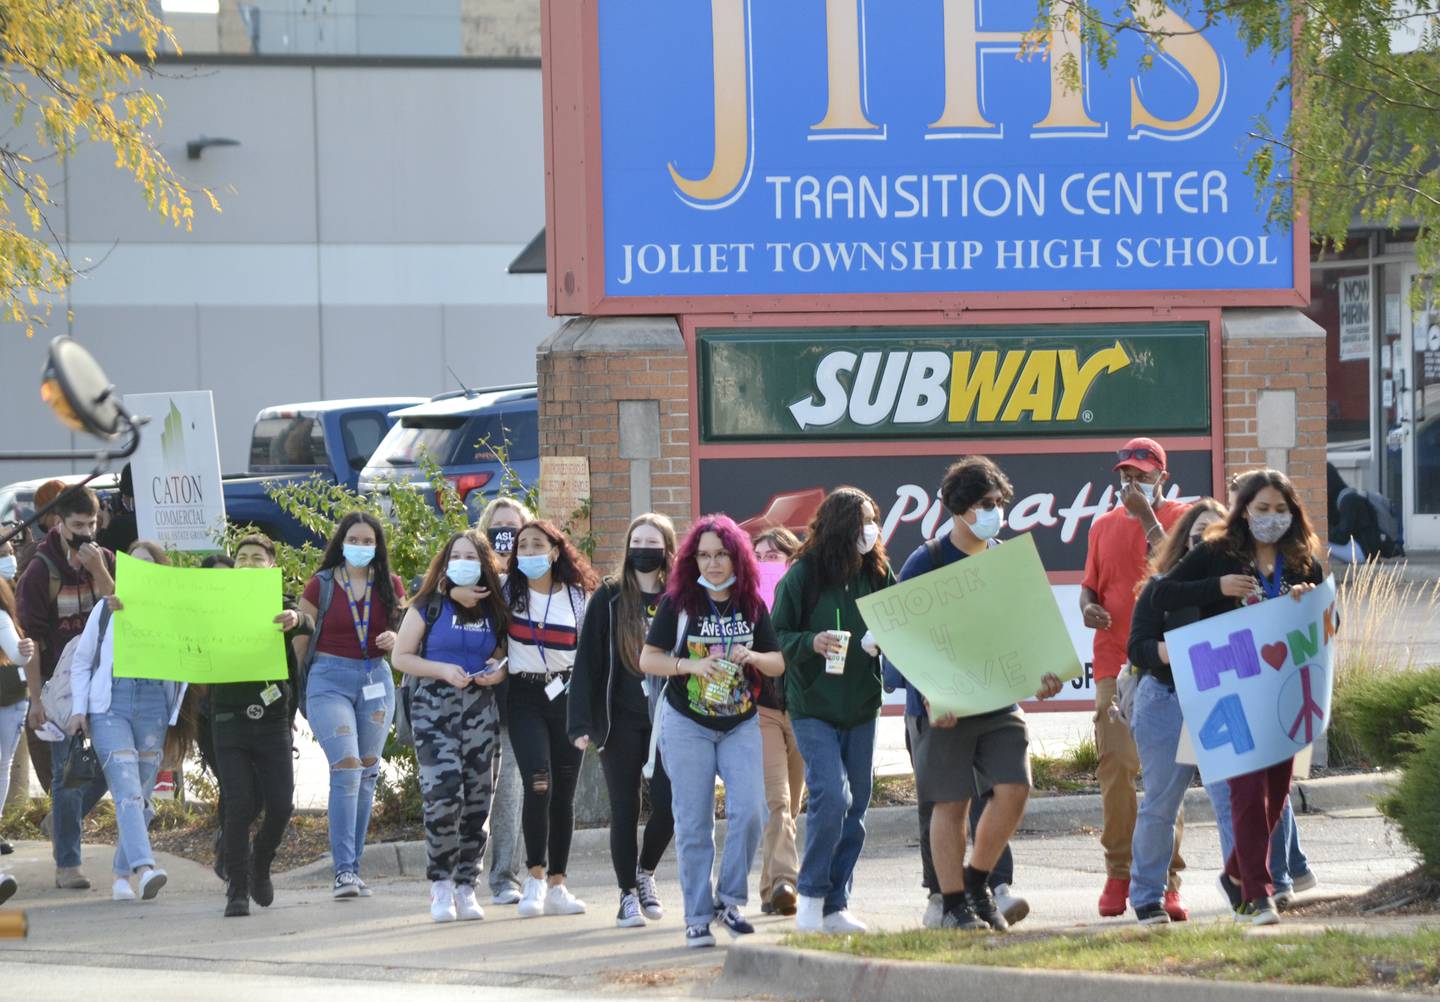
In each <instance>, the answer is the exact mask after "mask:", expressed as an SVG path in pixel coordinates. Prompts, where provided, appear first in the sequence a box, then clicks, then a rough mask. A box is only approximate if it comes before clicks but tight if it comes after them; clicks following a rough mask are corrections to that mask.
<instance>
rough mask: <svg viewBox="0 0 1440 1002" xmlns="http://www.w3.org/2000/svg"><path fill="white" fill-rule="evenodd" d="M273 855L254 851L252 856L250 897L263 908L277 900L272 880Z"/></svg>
mask: <svg viewBox="0 0 1440 1002" xmlns="http://www.w3.org/2000/svg"><path fill="white" fill-rule="evenodd" d="M271 862H272V857H271V856H269V855H263V856H262V855H261V854H260V853H258V852H257V853H254V854H253V855H251V857H250V897H252V898H254V899H255V903H256V904H257V905H259V906H260V907H261V908H269V907H270V903H271V902H272V901H274V900H275V885H274V884H273V883H271V882H270V863H271Z"/></svg>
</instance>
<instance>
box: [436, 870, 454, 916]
mask: <svg viewBox="0 0 1440 1002" xmlns="http://www.w3.org/2000/svg"><path fill="white" fill-rule="evenodd" d="M430 921H432V922H454V921H455V885H454V884H452V883H451V882H450V881H448V880H433V881H431V882H430Z"/></svg>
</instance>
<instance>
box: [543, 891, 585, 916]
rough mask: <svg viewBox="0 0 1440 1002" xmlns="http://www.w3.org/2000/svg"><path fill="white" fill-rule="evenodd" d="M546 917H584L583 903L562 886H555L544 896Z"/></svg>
mask: <svg viewBox="0 0 1440 1002" xmlns="http://www.w3.org/2000/svg"><path fill="white" fill-rule="evenodd" d="M545 914H546V915H584V914H585V902H583V901H581V900H580V899H579V898H577V897H576V896H575V895H573V894H571V893H570V889H569V888H568V887H566V886H565V885H564V884H556V885H555V886H554V887H552V888H550V890H549V891H548V892H547V893H546V895H545Z"/></svg>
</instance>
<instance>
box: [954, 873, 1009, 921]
mask: <svg viewBox="0 0 1440 1002" xmlns="http://www.w3.org/2000/svg"><path fill="white" fill-rule="evenodd" d="M965 903H966V904H968V905H969V906H970V911H971V912H973V913H974V914H975V917H976V918H978V919H979V920H980V921H981V922H984V923H985V924H986V925H988V926H989V927H990V928H991V929H994V930H995V931H996V932H1009V931H1010V923H1009V922H1006V921H1005V916H1004V915H1001V914H1000V906H999V905H997V904H996V903H995V895H994V893H992V892H991V890H990V888H988V887H986V886H985V885H983V884H982V885H980V886H979V887H977V888H975V889H974V890H971V889H970V888H968V887H967V888H966V889H965Z"/></svg>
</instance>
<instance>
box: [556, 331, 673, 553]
mask: <svg viewBox="0 0 1440 1002" xmlns="http://www.w3.org/2000/svg"><path fill="white" fill-rule="evenodd" d="M535 368H536V373H537V377H538V381H539V396H540V453H541V455H545V456H586V457H588V458H589V460H590V489H591V503H592V513H591V529H592V531H593V532H594V533H595V536H596V538H597V540H598V546H597V548H596V552H595V566H596V569H597V570H600V571H602V572H607V571H609V570H610V569H612V568H613V567H614V566H615V564H616V562H617V561H618V559H619V557H620V555H621V551H622V550H623V548H624V545H625V539H624V535H625V529H626V527H627V526H628V525H629V524H630V519H632V518H633V517H634V516H635V515H638V514H640V513H641V512H644V511H657V512H661V513H662V514H665V515H669V516H670V517H671V518H673V519H674V520H675V525H676V528H677V529H679V530H680V531H682V532H683V531H684V528H685V526H686V525H687V524H688V523H689V521H690V360H689V355H688V354H687V353H686V350H685V340H684V338H683V336H682V335H681V333H680V327H679V325H678V324H677V323H676V322H675V320H674V319H673V318H670V317H603V318H590V317H582V318H578V319H575V320H570V321H568V322H567V323H566V324H565V325H564V326H563V327H561V328H560V329H559V330H558V331H556V332H555V333H554V334H552V335H551V336H550V337H549V338H547V339H546V340H545V341H544V342H542V343H541V345H540V347H539V349H538V350H537V352H536V359H535Z"/></svg>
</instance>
